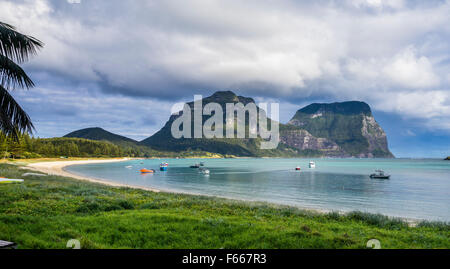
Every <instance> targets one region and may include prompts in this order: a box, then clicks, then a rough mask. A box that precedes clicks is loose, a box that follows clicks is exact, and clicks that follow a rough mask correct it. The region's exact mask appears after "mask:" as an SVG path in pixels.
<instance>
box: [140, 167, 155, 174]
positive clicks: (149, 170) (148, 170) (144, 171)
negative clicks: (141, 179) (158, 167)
mask: <svg viewBox="0 0 450 269" xmlns="http://www.w3.org/2000/svg"><path fill="white" fill-rule="evenodd" d="M155 172H156V171H155V170H153V169H145V168H144V169H141V174H153V173H155Z"/></svg>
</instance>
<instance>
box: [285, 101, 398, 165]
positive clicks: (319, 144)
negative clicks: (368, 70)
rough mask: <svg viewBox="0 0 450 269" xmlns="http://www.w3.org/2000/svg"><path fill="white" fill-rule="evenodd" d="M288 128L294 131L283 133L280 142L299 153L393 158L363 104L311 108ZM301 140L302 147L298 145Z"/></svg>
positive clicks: (379, 128)
mask: <svg viewBox="0 0 450 269" xmlns="http://www.w3.org/2000/svg"><path fill="white" fill-rule="evenodd" d="M288 124H289V125H291V126H295V127H297V128H298V130H291V131H289V132H283V133H282V140H283V142H285V143H286V144H288V145H290V146H293V147H296V148H299V149H306V148H309V149H313V150H314V149H317V150H321V151H322V152H323V153H324V155H325V156H337V157H388V158H390V157H393V155H392V153H391V152H390V151H389V149H388V144H387V138H386V134H385V132H384V131H383V129H382V128H381V127H380V126H379V125H378V123H377V122H376V121H375V118H374V117H373V115H372V111H371V109H370V107H369V105H368V104H366V103H364V102H357V101H352V102H343V103H333V104H312V105H309V106H307V107H305V108H302V109H300V110H299V111H297V113H296V114H295V116H294V117H293V118H292V120H291V121H290V122H289V123H288ZM300 130H302V131H300ZM305 137H306V138H307V139H306V140H307V141H308V143H307V145H306V146H305V144H304V143H303V144H302V143H300V142H301V141H302V140H303V141H304V140H305Z"/></svg>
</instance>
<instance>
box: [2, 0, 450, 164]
mask: <svg viewBox="0 0 450 269" xmlns="http://www.w3.org/2000/svg"><path fill="white" fill-rule="evenodd" d="M0 21H3V22H6V23H9V24H12V25H15V26H16V27H17V28H18V29H19V31H21V32H23V33H26V34H29V35H32V36H35V37H37V38H38V39H40V40H42V41H43V42H44V43H45V48H44V49H43V50H41V52H40V53H39V55H38V56H37V57H34V58H33V59H32V61H30V62H29V63H27V64H26V65H25V66H24V68H25V69H26V71H27V72H29V75H30V76H31V77H32V79H33V80H34V81H35V83H36V85H37V87H36V88H34V89H31V90H30V91H15V92H14V96H15V97H16V98H17V100H18V101H19V102H20V104H21V105H22V106H23V107H24V108H25V109H26V110H27V111H28V112H29V114H30V116H31V117H32V119H33V120H34V123H35V125H36V127H37V133H36V135H38V136H40V137H54V136H61V135H64V134H66V133H68V132H70V131H73V130H75V129H80V128H85V127H94V126H100V127H104V128H105V129H107V130H109V131H112V132H116V133H119V134H121V135H125V136H129V137H132V138H135V139H138V140H139V139H143V138H146V137H148V136H150V135H151V134H153V133H154V132H155V131H157V130H158V129H159V128H160V127H161V126H163V125H164V123H165V121H166V120H167V119H168V117H169V115H170V109H171V107H172V104H173V103H176V102H180V101H187V100H191V99H193V95H194V94H203V95H210V94H212V93H213V92H215V91H217V90H233V91H235V92H236V93H237V94H239V95H244V96H251V97H255V99H257V100H259V101H277V102H280V103H281V119H282V121H284V122H286V121H288V120H289V119H290V118H291V117H292V116H293V114H294V113H295V111H296V110H297V109H299V108H301V107H302V106H304V105H307V104H309V103H311V102H333V101H346V100H361V101H365V102H367V103H369V104H370V105H371V107H372V109H373V111H374V114H375V116H376V119H377V121H378V122H379V123H380V124H381V125H382V127H383V128H384V129H385V130H386V132H387V134H388V137H389V143H390V147H391V150H392V151H393V153H394V154H396V155H397V156H410V157H420V156H426V157H443V156H444V155H449V154H450V139H448V136H449V134H450V1H449V0H447V1H437V0H436V1H433V0H431V1H419V0H415V1H406V0H390V1H387V0H347V1H345V0H342V1H331V0H329V1H328V0H318V1H317V0H316V1H293V0H292V1H289V0H246V1H235V0H226V1H218V0H208V1H206V0H203V1H200V0H189V1H187V0H186V1H176V0H164V1H156V0H140V1H135V0H128V1H127V0H0Z"/></svg>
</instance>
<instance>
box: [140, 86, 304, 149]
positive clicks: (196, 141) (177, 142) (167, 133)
mask: <svg viewBox="0 0 450 269" xmlns="http://www.w3.org/2000/svg"><path fill="white" fill-rule="evenodd" d="M202 102H203V107H204V106H205V105H206V104H208V103H211V102H215V103H218V104H220V106H221V107H222V109H223V119H224V129H225V121H226V104H227V103H239V102H240V103H242V104H244V105H247V104H249V103H255V101H254V100H253V99H252V98H248V97H243V96H237V95H236V94H234V93H233V92H231V91H222V92H216V93H214V94H213V95H212V96H209V97H206V98H203V99H202ZM188 105H189V106H190V108H191V111H192V122H191V128H192V130H193V129H194V128H193V119H194V117H193V108H194V102H190V103H188ZM257 109H258V111H259V109H260V108H259V107H257ZM181 116H182V112H181V113H180V115H172V116H171V117H170V118H169V120H168V121H167V123H166V124H165V126H164V127H163V128H162V129H161V130H160V131H159V132H157V133H156V134H154V135H153V136H151V137H149V138H147V139H145V140H144V141H141V142H140V144H142V145H145V146H150V147H152V148H154V149H160V150H169V151H190V150H201V151H207V152H214V153H219V154H224V155H234V156H248V157H250V156H256V157H266V156H272V157H274V156H285V157H289V156H298V151H297V150H295V149H293V148H291V147H289V146H287V145H283V144H281V145H280V146H279V147H278V148H277V149H272V150H261V149H260V143H261V141H263V140H262V138H260V137H258V138H246V139H238V138H232V139H229V138H213V139H207V138H180V139H175V138H173V136H172V132H171V126H172V123H173V122H174V121H175V120H176V119H178V118H179V117H181ZM208 118H210V116H203V123H204V122H205V121H206V120H208ZM248 131H249V127H248V121H247V122H246V133H248ZM192 132H193V131H192ZM224 135H225V130H224ZM192 137H193V135H192ZM246 137H248V136H246ZM305 152H306V151H305Z"/></svg>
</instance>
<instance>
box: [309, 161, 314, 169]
mask: <svg viewBox="0 0 450 269" xmlns="http://www.w3.org/2000/svg"><path fill="white" fill-rule="evenodd" d="M309 168H310V169H315V168H316V163H315V162H313V161H310V162H309Z"/></svg>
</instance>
